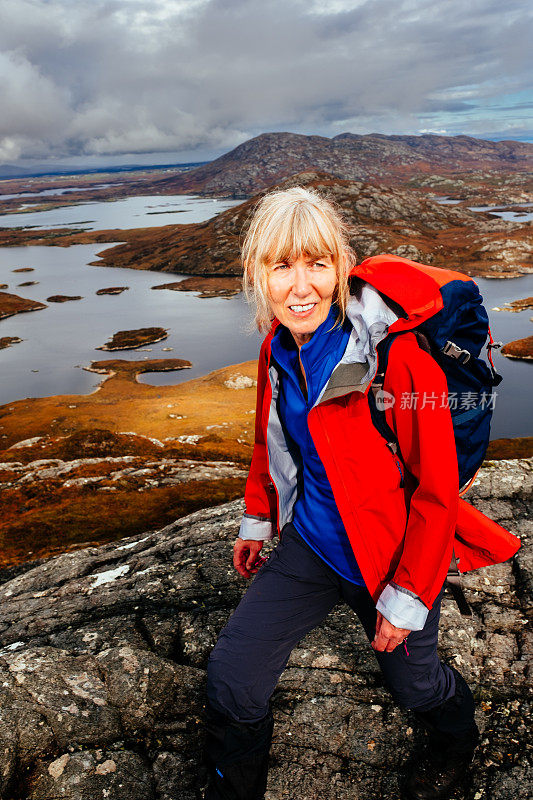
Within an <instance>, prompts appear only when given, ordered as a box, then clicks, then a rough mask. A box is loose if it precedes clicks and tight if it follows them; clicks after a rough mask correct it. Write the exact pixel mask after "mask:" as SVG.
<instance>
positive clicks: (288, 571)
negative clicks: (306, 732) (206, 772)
mask: <svg viewBox="0 0 533 800" xmlns="http://www.w3.org/2000/svg"><path fill="white" fill-rule="evenodd" d="M441 598H442V591H441V593H440V594H439V596H438V597H437V599H436V601H435V603H434V604H433V608H432V609H431V610H430V612H429V614H428V617H427V620H426V624H425V626H424V628H423V630H421V631H412V632H411V633H410V634H409V637H408V639H407V650H406V648H405V647H403V646H402V645H399V646H397V647H396V648H395V649H394V650H393V651H392V653H384V652H383V653H382V652H377V651H374V654H375V656H376V658H377V661H378V663H379V666H380V668H381V670H382V672H383V676H384V679H385V683H386V685H387V688H388V689H389V691H390V692H391V694H392V696H393V698H394V700H395V701H396V702H397V703H398V704H399V705H401V706H403V707H404V708H409V709H413V710H414V711H415V712H417V717H418V718H419V719H420V721H422V722H425V721H426V717H431V726H432V727H433V728H434V727H435V725H436V726H437V727H438V718H439V715H436V714H435V713H429V712H432V710H434V709H437V708H441V707H442V708H448V712H447V714H446V715H444V716H445V719H446V730H445V731H444V730H443V733H444V732H445V734H446V736H447V738H448V739H450V737H451V738H453V737H454V735H456V736H458V737H462V736H464V735H467V733H468V731H470V730H471V729H472V725H473V709H474V706H473V700H472V695H471V693H470V690H469V689H468V687H467V686H466V683H464V681H463V680H462V679H460V682H461V685H462V684H464V686H466V690H464V687H463V686H462V689H463V693H462V695H461V696H463V695H464V696H465V700H464V702H461V703H459V704H458V703H457V702H455V703H453V705H452V707H451V710H450V708H449V704H448V703H447V701H449V700H450V698H454V696H455V692H456V675H458V673H457V672H456V671H455V670H453V669H452V668H450V667H448V666H447V665H445V664H442V663H441V662H440V661H439V658H438V656H437V650H436V647H437V638H438V622H439V614H440V603H441ZM340 600H344V601H345V602H346V603H347V604H348V605H349V606H350V607H351V608H352V609H353V610H354V611H355V613H356V614H357V616H358V617H359V620H360V621H361V624H362V625H363V628H364V630H365V632H366V635H367V636H368V638H369V639H370V640H372V639H373V638H374V633H375V627H376V617H377V612H376V607H375V605H374V602H373V600H372V597H371V596H370V594H369V592H368V590H367V589H366V588H365V587H361V586H357V585H355V584H353V583H350V582H349V581H347V580H345V579H344V578H342V577H341V576H340V575H338V574H337V573H336V572H335V571H334V570H333V569H331V568H330V567H329V566H328V565H327V564H326V563H325V562H324V561H323V560H322V559H321V558H320V557H319V556H318V555H317V554H316V553H315V552H314V551H313V550H312V549H311V548H310V547H309V545H308V544H307V543H306V542H305V541H304V540H303V539H302V537H301V536H300V535H299V534H298V532H297V530H296V529H295V528H294V526H293V525H292V524H291V523H288V524H287V525H286V526H285V527H284V529H283V531H282V537H281V540H280V542H279V543H278V545H277V546H276V547H275V549H274V550H273V551H272V553H271V554H270V556H269V558H268V560H267V561H266V563H265V564H264V565H263V566H262V567H261V569H260V570H259V571H258V572H257V574H256V575H255V577H254V579H253V581H252V583H251V584H250V586H249V588H248V590H247V592H246V594H245V595H244V597H243V598H242V600H241V602H240V603H239V605H238V607H237V609H236V610H235V612H234V613H233V614H232V616H231V617H230V619H229V621H228V623H227V625H226V626H225V627H224V628H223V629H222V631H221V632H220V636H219V639H218V642H217V644H216V646H215V647H214V649H213V651H212V652H211V655H210V657H209V663H208V668H207V697H208V715H210V716H209V718H210V719H211V721H212V722H213V720H217V721H216V722H215V723H214V724H212V725H211V730H212V731H213V730H215V728H216V729H217V730H218V729H219V730H222V729H223V728H224V725H223V720H226V722H227V724H230V723H231V724H232V725H233V728H234V729H235V730H237V729H238V730H239V731H241V732H242V734H243V737H244V738H243V739H242V740H241V743H240V746H239V747H237V748H236V747H233V749H232V753H231V757H230V758H229V759H226V763H228V760H229V761H230V762H232V763H233V764H235V763H237V762H238V761H239V758H240V759H242V760H244V761H245V760H246V757H247V752H248V751H247V747H248V748H250V747H253V744H252V741H253V737H252V738H251V739H249V740H248V744H246V730H247V726H249V725H251V724H255V725H258V724H259V725H261V723H262V724H263V727H265V726H267V721H268V720H269V718H270V710H269V709H270V705H269V701H270V697H271V695H272V693H273V691H274V689H275V687H276V684H277V683H278V680H279V678H280V675H281V673H282V672H283V670H284V668H285V666H286V664H287V661H288V659H289V656H290V654H291V651H292V650H293V648H294V647H295V646H296V645H297V644H298V642H299V641H300V640H301V639H302V638H303V637H304V636H305V635H306V634H307V633H308V632H309V631H310V630H312V629H313V628H315V627H316V626H317V625H319V624H320V623H321V622H322V621H323V620H324V618H325V617H326V616H327V614H328V613H329V612H330V611H331V610H332V609H333V607H334V606H335V605H336V604H337V603H338V602H339V601H340ZM407 651H408V653H409V655H408V654H407ZM459 678H460V676H459ZM440 716H441V717H442V716H443V715H440ZM427 721H428V722H429V719H428V720H427ZM443 721H444V720H443ZM235 723H238V726H237V728H235ZM217 725H218V728H217ZM239 726H240V727H239ZM267 727H268V726H267ZM215 738H216V737H215ZM218 739H219V740H220V736H219V737H218ZM213 742H214V739H213V735H212V734H211V735H210V734H209V726H208V740H207V757H208V760H211V763H212V766H213V768H215V769H216V768H217V766H218V771H217V773H216V774H217V775H218V776H219V777H220V774H221V773H222V774H223V773H224V770H223V768H222V767H220V764H222V763H224V762H225V759H224V754H223V753H222V752H221V750H220V747H219V746H217V747H214V746H213ZM210 743H211V744H210ZM269 746H270V742H269V741H268V743H267V742H266V740H265V742H264V745H263V751H264V763H265V764H266V760H267V759H268V748H269ZM210 751H211V754H210ZM255 756H257V749H255ZM217 759H218V764H215V760H217ZM265 776H266V769H265ZM264 783H266V777H265V781H264ZM254 791H256V793H255V794H253V793H248V795H247V797H248V800H252V798H253V800H255V798H261V797H262V796H263V793H264V785H263V784H261V786H260V787H259V788H257V789H256V790H254ZM244 796H245V797H246V795H244ZM206 797H207V798H209V799H211V798H213V799H215V798H219V797H220V798H225V797H227V798H234V797H240V795H238V794H231V792H230V793H228V794H222V793H218V794H217V793H216V792H215V791H213V792H212V793H211V794H209V793H208V794H207V795H206Z"/></svg>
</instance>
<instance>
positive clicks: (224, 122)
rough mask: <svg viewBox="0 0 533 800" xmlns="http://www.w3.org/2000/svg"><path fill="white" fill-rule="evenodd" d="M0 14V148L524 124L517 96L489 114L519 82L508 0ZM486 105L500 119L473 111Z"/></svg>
mask: <svg viewBox="0 0 533 800" xmlns="http://www.w3.org/2000/svg"><path fill="white" fill-rule="evenodd" d="M0 12H1V17H2V26H1V28H0V50H1V52H0V70H1V75H2V80H1V82H0V103H1V108H2V115H1V119H0V160H2V161H13V160H16V159H17V158H19V157H23V156H39V157H46V156H47V155H52V156H54V155H55V156H58V155H68V154H70V155H77V154H88V155H89V154H97V155H98V154H101V155H108V154H122V153H144V152H154V151H159V152H171V151H172V152H176V151H180V150H182V151H185V150H187V151H191V150H194V148H202V149H203V150H204V151H205V150H206V149H207V150H209V149H212V150H213V152H214V151H220V150H221V149H228V148H230V147H233V146H235V145H236V144H237V143H239V142H240V141H243V140H244V139H246V138H249V137H250V136H253V135H255V134H256V133H259V132H261V131H264V130H294V131H301V132H307V133H319V134H322V135H327V136H331V135H335V134H337V133H340V132H342V131H344V130H352V131H355V132H366V131H369V130H380V131H383V132H403V131H409V132H417V130H418V129H419V127H420V125H422V124H423V125H424V126H425V127H428V125H430V124H432V125H434V126H436V127H438V128H449V129H450V132H457V131H456V130H454V129H453V126H454V125H456V124H461V122H457V120H460V119H461V117H463V119H464V117H465V115H466V116H467V117H468V120H469V125H470V130H465V132H475V130H476V125H477V124H478V122H479V124H480V125H481V128H482V129H483V130H487V131H488V132H490V130H491V129H492V130H501V129H503V130H505V129H509V130H511V129H514V128H516V129H522V128H523V127H524V126H525V118H526V117H525V115H526V113H527V106H526V105H524V101H525V98H524V97H523V96H521V97H520V101H521V102H520V105H521V106H522V107H521V108H519V107H518V105H519V104H518V103H517V108H516V118H515V119H512V120H510V119H509V111H508V109H506V112H505V113H506V117H505V119H503V118H502V119H497V115H498V113H499V112H498V110H497V107H498V100H499V98H501V100H502V102H501V107H502V108H503V106H504V105H505V106H507V105H508V101H507V100H506V101H505V102H503V101H504V98H505V96H506V95H507V94H508V93H509V92H510V91H512V92H514V93H520V92H521V91H523V90H524V88H525V87H526V86H527V83H526V80H527V74H526V64H527V59H528V55H529V40H530V21H531V20H530V17H528V15H527V11H526V6H525V4H524V3H523V2H517V0H508V2H507V3H505V4H502V3H501V2H498V3H496V2H492V1H491V0H474V1H473V2H471V3H470V4H468V5H467V4H463V2H459V0H447V1H446V2H444V0H441V2H433V3H429V2H426V0H367V1H366V2H365V1H364V0H352V1H350V0H323V2H318V0H316V1H315V0H307V2H303V1H302V0H283V1H282V0H269V2H268V3H264V2H259V0H150V1H149V2H148V0H76V2H74V3H73V2H72V0H48V1H47V2H45V0H0ZM487 103H493V111H494V115H495V118H494V119H489V118H485V119H484V120H482V121H481V120H478V121H476V119H475V115H476V109H482V108H483V106H484V105H485V104H487ZM511 105H512V104H511ZM480 116H482V115H480ZM483 126H484V127H483ZM491 126H492V128H491ZM477 130H479V127H478V128H477Z"/></svg>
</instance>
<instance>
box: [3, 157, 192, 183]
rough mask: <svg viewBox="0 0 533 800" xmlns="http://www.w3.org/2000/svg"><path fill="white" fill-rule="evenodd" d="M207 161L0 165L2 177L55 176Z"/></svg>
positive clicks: (146, 169) (174, 166)
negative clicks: (77, 166) (83, 166)
mask: <svg viewBox="0 0 533 800" xmlns="http://www.w3.org/2000/svg"><path fill="white" fill-rule="evenodd" d="M205 163H206V162H205V161H195V162H187V163H185V164H122V165H118V166H117V165H115V166H113V167H105V166H102V167H85V168H81V169H73V168H72V167H68V166H61V165H56V167H55V169H53V170H52V169H50V166H46V165H45V164H43V165H41V166H35V167H16V166H13V165H12V164H2V165H0V179H2V178H4V179H9V178H42V177H48V176H50V177H53V176H54V175H93V174H99V173H101V172H106V173H107V172H113V173H115V172H139V171H142V172H151V171H153V170H159V169H161V170H164V169H194V168H196V167H198V166H201V165H202V164H205Z"/></svg>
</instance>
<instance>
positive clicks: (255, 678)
mask: <svg viewBox="0 0 533 800" xmlns="http://www.w3.org/2000/svg"><path fill="white" fill-rule="evenodd" d="M391 258H393V257H391ZM243 262H244V276H245V288H246V289H247V292H248V296H250V295H251V296H252V297H253V299H254V301H255V305H256V322H257V325H258V327H259V329H260V330H264V331H265V330H268V329H270V330H269V333H268V335H267V337H266V338H265V341H264V342H263V345H262V348H261V352H260V356H259V372H258V386H257V412H256V413H257V416H256V437H255V438H256V441H255V447H254V453H253V458H252V464H251V468H250V474H249V477H248V481H247V486H246V494H245V503H246V513H245V515H244V518H243V521H242V524H241V529H240V533H239V538H238V539H237V541H236V542H235V545H234V565H235V568H236V570H237V571H238V572H239V573H240V574H241V575H242V576H243V577H245V578H249V577H250V576H251V575H252V574H255V578H254V580H253V581H252V583H251V585H250V587H249V588H248V590H247V592H246V594H245V595H244V597H243V599H242V601H241V602H240V604H239V606H238V608H237V609H236V611H235V612H234V614H233V615H232V616H231V618H230V620H229V622H228V624H227V625H226V626H225V627H224V628H223V630H222V631H221V633H220V637H219V639H218V642H217V645H216V646H215V648H214V650H213V652H212V653H211V656H210V659H209V665H208V687H207V694H208V703H207V712H208V716H207V758H208V762H209V770H210V774H209V785H208V789H207V793H206V795H205V797H206V800H236V799H237V798H238V799H239V800H260V798H263V796H264V792H265V787H266V779H267V765H268V753H269V748H270V740H271V736H272V727H273V722H272V715H271V711H270V705H269V701H270V696H271V694H272V692H273V690H274V688H275V686H276V684H277V682H278V679H279V677H280V675H281V673H282V671H283V669H284V667H285V665H286V663H287V660H288V658H289V655H290V653H291V650H292V649H293V648H294V646H295V645H296V644H297V643H298V642H299V641H300V639H302V638H303V636H305V634H306V633H307V632H308V631H310V630H311V629H312V628H314V627H315V626H317V625H318V624H319V623H320V622H322V620H323V619H324V617H325V616H326V615H327V614H328V612H329V611H330V610H331V609H332V608H333V607H334V605H335V604H336V603H337V602H338V601H339V600H340V599H341V598H342V599H343V600H344V601H345V602H346V603H348V605H349V606H350V607H351V608H352V609H353V610H354V611H355V612H356V613H357V615H358V616H359V619H360V621H361V623H362V625H363V627H364V629H365V632H366V634H367V636H368V638H369V640H370V642H371V646H372V647H373V649H374V651H375V655H376V658H377V660H378V662H379V665H380V667H381V669H382V671H383V675H384V678H385V681H386V683H387V686H388V688H389V689H390V691H391V693H392V695H393V697H394V699H395V700H396V701H397V702H398V703H399V704H400V705H401V706H403V707H405V708H409V709H412V710H413V711H414V712H415V714H416V716H417V717H418V719H419V720H420V721H421V722H422V723H423V724H424V725H425V727H426V728H427V729H428V731H429V733H430V738H429V760H426V761H424V762H420V763H418V764H417V765H416V767H415V769H414V771H413V773H412V774H411V775H410V777H409V779H408V781H407V784H406V786H405V788H404V796H405V797H406V798H426V799H428V798H444V797H447V796H448V795H449V793H450V792H451V791H452V789H453V788H454V787H455V786H456V784H457V783H458V781H459V780H460V779H461V778H462V777H463V776H464V774H465V772H466V770H467V768H468V764H469V763H470V762H471V760H472V756H473V753H474V750H475V747H476V745H477V743H478V739H479V734H478V729H477V726H476V723H475V721H474V702H473V698H472V694H471V692H470V689H469V688H468V686H467V684H466V683H465V681H464V679H463V678H462V677H461V675H460V674H459V673H458V672H457V671H456V670H455V669H454V668H453V667H449V666H447V665H446V664H443V663H441V662H440V661H439V659H438V656H437V652H436V646H437V636H438V620H439V611H440V601H441V597H442V591H443V582H444V579H445V576H446V573H447V569H448V566H449V564H450V558H451V555H452V548H453V536H454V532H455V530H456V526H459V525H460V523H461V519H463V523H464V525H465V527H468V526H467V522H468V519H467V517H468V513H469V512H468V511H465V509H464V507H463V506H465V505H466V504H463V506H461V510H460V513H459V508H458V504H459V501H458V470H457V456H456V450H455V442H454V434H453V427H452V423H451V416H450V412H449V409H448V408H447V405H446V404H440V405H437V406H436V407H433V408H431V409H429V408H425V409H422V408H420V407H419V406H418V405H417V404H416V403H415V404H408V403H405V404H404V403H401V402H400V398H403V397H404V395H409V394H410V395H411V396H414V395H417V396H420V397H421V396H422V394H423V393H424V392H432V393H437V396H442V395H443V393H444V394H446V393H447V385H446V378H445V376H444V373H443V372H442V371H441V369H440V368H439V367H438V366H437V364H436V362H435V361H434V360H433V359H432V357H431V356H430V355H429V354H428V353H426V352H424V351H423V350H421V349H420V348H419V347H418V344H417V341H416V338H415V337H414V334H412V333H409V332H407V333H405V334H404V335H402V336H399V337H398V338H397V339H396V340H395V342H394V343H393V345H392V346H391V350H390V355H389V363H388V367H387V373H386V379H385V385H384V389H385V392H388V393H389V394H388V395H387V394H386V395H385V396H388V397H389V398H392V400H391V402H390V403H389V404H388V405H389V408H388V409H387V411H386V414H387V421H388V423H389V425H390V426H391V427H392V429H393V430H394V432H395V434H396V436H397V439H398V443H399V447H400V452H401V453H402V458H403V460H404V462H405V466H406V467H407V468H408V471H409V472H408V475H407V476H404V474H403V473H404V472H405V470H404V468H403V465H402V463H401V462H400V461H399V459H397V458H396V456H395V455H394V454H393V453H392V452H391V450H390V449H389V448H388V447H387V443H386V441H385V440H384V439H383V438H382V437H381V436H380V434H379V433H378V432H377V430H376V428H375V427H374V425H373V424H372V420H371V417H370V411H369V404H368V390H369V388H370V384H371V381H372V379H373V377H374V375H375V372H376V367H377V355H376V345H377V343H378V342H379V341H380V340H381V339H383V338H384V336H385V335H386V334H387V332H388V330H389V328H391V327H392V326H393V325H394V323H396V322H398V319H399V316H398V314H397V313H396V311H398V312H399V313H402V314H404V312H406V313H407V322H406V320H405V319H402V323H401V324H402V326H403V328H404V329H405V328H408V327H409V325H411V327H414V325H415V324H419V323H420V321H421V319H420V314H418V316H417V317H416V321H415V319H414V317H415V315H414V314H413V319H412V320H411V321H410V315H409V309H405V308H404V309H403V310H402V309H399V307H398V306H396V305H395V303H394V302H393V300H391V301H390V302H389V303H385V301H384V300H383V299H382V297H381V295H380V294H379V293H378V292H377V291H376V290H375V289H373V288H372V286H370V285H369V284H368V283H365V282H364V281H361V280H359V279H358V278H357V276H356V274H357V268H355V267H354V263H355V258H354V255H353V252H352V250H351V249H350V247H349V245H348V232H347V227H346V225H345V223H344V222H343V220H342V218H341V217H340V215H339V213H338V212H337V211H336V209H335V208H334V207H333V206H332V204H331V203H330V202H328V201H327V200H326V199H325V198H323V197H322V196H320V195H319V194H318V193H316V192H314V191H310V190H306V189H303V188H299V187H296V188H292V189H288V190H286V191H278V192H273V193H270V194H268V195H266V196H265V197H263V199H262V200H261V202H260V203H259V205H258V207H257V209H256V211H255V214H254V216H253V219H252V221H251V224H250V227H249V230H248V233H247V236H246V239H245V242H244V247H243ZM350 273H352V287H351V288H352V294H350V292H349V284H348V278H349V276H350ZM434 291H437V288H435V289H434ZM417 300H418V301H419V298H417ZM418 305H420V304H419V303H418ZM394 309H396V310H394ZM418 310H419V309H418ZM404 316H405V314H404ZM437 452H438V463H437V459H436V458H435V453H437ZM411 476H412V477H411ZM461 503H462V501H461ZM476 513H478V512H476ZM458 514H459V519H458ZM461 515H462V516H461ZM479 516H481V515H479ZM491 524H492V525H494V523H491ZM276 531H277V532H278V533H279V536H280V542H279V544H278V545H277V547H275V549H274V550H273V551H272V553H271V555H270V557H269V558H268V560H267V561H266V563H263V561H264V560H263V559H261V557H260V555H259V554H260V551H261V548H262V546H263V542H264V541H265V540H268V539H271V538H273V535H274V533H275V532H276ZM466 538H468V537H466ZM485 545H486V541H485ZM515 549H516V548H515ZM509 555H510V553H509ZM505 557H508V555H507V554H506V555H505ZM489 560H490V559H489ZM500 560H502V559H500ZM484 563H488V562H487V561H485V562H484ZM478 565H479V564H478Z"/></svg>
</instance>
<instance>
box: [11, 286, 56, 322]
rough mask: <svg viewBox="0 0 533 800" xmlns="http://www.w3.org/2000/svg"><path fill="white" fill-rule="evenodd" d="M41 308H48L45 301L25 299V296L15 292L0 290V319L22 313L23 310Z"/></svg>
mask: <svg viewBox="0 0 533 800" xmlns="http://www.w3.org/2000/svg"><path fill="white" fill-rule="evenodd" d="M42 308H48V306H47V305H46V304H45V303H39V302H38V301H37V300H27V299H26V298H25V297H19V296H18V295H16V294H9V292H0V319H4V317H12V316H14V315H15V314H22V313H23V312H25V311H40V310H41V309H42Z"/></svg>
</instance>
